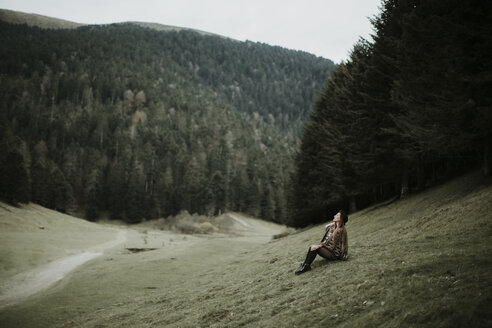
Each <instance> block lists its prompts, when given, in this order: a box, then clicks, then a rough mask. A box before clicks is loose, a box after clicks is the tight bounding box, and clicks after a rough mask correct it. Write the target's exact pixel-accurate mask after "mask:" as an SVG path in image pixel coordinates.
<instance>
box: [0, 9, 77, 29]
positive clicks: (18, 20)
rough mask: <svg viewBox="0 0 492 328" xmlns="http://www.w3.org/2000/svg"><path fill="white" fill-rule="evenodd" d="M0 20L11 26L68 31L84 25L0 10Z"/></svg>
mask: <svg viewBox="0 0 492 328" xmlns="http://www.w3.org/2000/svg"><path fill="white" fill-rule="evenodd" d="M0 20H2V21H4V22H8V23H12V24H27V25H29V26H36V27H40V28H47V29H68V28H77V27H80V26H84V25H85V24H80V23H75V22H70V21H67V20H64V19H58V18H53V17H48V16H43V15H38V14H28V13H23V12H20V11H14V10H8V9H0Z"/></svg>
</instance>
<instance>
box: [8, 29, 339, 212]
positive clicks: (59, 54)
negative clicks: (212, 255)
mask: <svg viewBox="0 0 492 328" xmlns="http://www.w3.org/2000/svg"><path fill="white" fill-rule="evenodd" d="M332 69H333V63H332V62H331V61H330V60H327V59H323V58H318V57H315V56H313V55H310V54H307V53H302V52H298V51H291V50H286V49H283V48H280V47H272V46H268V45H264V44H258V43H253V42H238V41H234V40H230V39H227V38H223V37H219V36H212V35H201V34H199V33H196V32H193V31H187V30H181V31H157V30H155V29H149V28H145V27H141V26H138V25H136V24H114V25H105V26H84V27H79V28H76V29H70V30H69V29H58V30H48V29H40V28H37V27H28V26H27V25H15V24H9V23H6V22H0V85H1V88H0V97H1V99H2V101H1V102H0V128H1V143H2V149H3V151H2V153H1V155H0V170H1V175H0V176H1V179H2V181H1V183H0V185H1V188H0V189H1V190H0V193H1V197H2V198H4V199H7V200H9V201H10V202H14V203H15V202H27V201H29V200H30V201H33V202H37V203H39V204H41V205H44V206H47V207H50V208H54V209H57V210H61V211H83V212H84V213H85V216H86V217H87V218H88V219H91V220H94V219H97V218H98V217H99V216H100V215H101V213H108V214H109V216H110V217H112V218H120V219H124V220H126V221H128V222H137V221H140V220H142V219H144V218H145V219H150V218H156V217H163V216H168V215H173V214H176V213H177V212H179V211H180V210H188V211H189V212H197V213H201V214H214V213H218V212H219V211H224V210H236V211H243V212H247V213H250V214H251V215H254V216H258V217H262V218H264V219H268V220H274V221H279V222H285V220H286V217H287V212H286V210H287V192H286V190H287V184H288V181H289V178H290V175H291V173H292V170H293V161H292V159H293V154H294V151H295V147H296V144H297V135H298V133H299V132H298V131H299V129H300V126H301V124H302V122H303V121H304V119H305V118H306V117H307V115H308V113H309V111H310V108H311V104H312V102H313V99H314V98H315V96H316V93H317V92H318V90H319V89H320V88H321V86H322V84H323V83H324V81H325V80H326V78H327V77H328V76H329V75H330V73H331V70H332Z"/></svg>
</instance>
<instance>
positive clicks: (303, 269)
mask: <svg viewBox="0 0 492 328" xmlns="http://www.w3.org/2000/svg"><path fill="white" fill-rule="evenodd" d="M309 270H311V266H310V265H309V264H306V263H303V264H301V266H300V267H299V269H297V271H296V272H295V273H296V276H298V275H300V274H301V273H304V272H308V271H309Z"/></svg>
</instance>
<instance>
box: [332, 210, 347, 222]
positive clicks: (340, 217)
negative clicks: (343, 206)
mask: <svg viewBox="0 0 492 328" xmlns="http://www.w3.org/2000/svg"><path fill="white" fill-rule="evenodd" d="M333 221H334V222H339V224H341V225H345V224H346V223H347V221H348V215H347V214H346V213H345V212H344V211H342V210H340V211H338V213H337V214H336V215H335V217H334V218H333Z"/></svg>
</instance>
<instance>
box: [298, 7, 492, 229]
mask: <svg viewBox="0 0 492 328" xmlns="http://www.w3.org/2000/svg"><path fill="white" fill-rule="evenodd" d="M491 6H492V4H491V3H490V2H487V1H471V0H467V1H453V0H447V1H442V0H439V1H437V0H436V1H417V0H400V1H398V0H386V1H383V3H382V11H381V13H380V14H379V16H377V17H375V18H374V19H373V20H372V23H373V26H374V31H375V34H374V41H371V42H369V41H366V40H360V42H358V43H357V44H355V45H354V47H353V49H352V52H351V56H350V59H349V60H348V61H347V62H344V63H342V64H341V65H339V66H338V67H337V68H336V70H335V72H334V74H333V77H332V78H330V79H329V80H328V82H327V83H326V85H325V87H324V90H323V92H322V94H321V96H320V97H319V98H318V100H317V101H316V104H315V110H314V112H313V113H312V115H311V118H310V121H309V123H308V124H307V125H306V127H305V129H304V131H303V135H302V141H301V147H300V151H299V154H298V155H297V158H296V174H295V178H294V180H295V182H294V190H295V192H294V195H293V200H294V201H293V209H292V216H291V217H292V223H293V224H295V225H299V226H302V225H306V224H308V223H310V222H312V221H313V220H315V218H322V217H324V216H325V215H326V214H327V213H330V212H332V211H333V210H335V209H336V208H338V207H350V208H351V209H352V210H354V209H355V208H356V207H357V206H360V207H363V206H366V205H368V204H370V203H373V202H376V201H381V200H384V199H391V198H392V197H405V196H406V195H407V194H408V192H409V191H410V190H412V189H417V190H418V189H422V188H424V187H426V186H428V185H432V184H435V183H436V182H437V181H439V180H440V179H446V178H449V177H450V176H452V175H453V174H456V172H459V171H462V170H467V169H469V168H471V167H481V168H482V170H483V174H484V175H490V168H491V163H490V147H491V144H492V96H491V93H490V90H492V57H491V56H490V53H491V51H492V37H491V36H492V9H491Z"/></svg>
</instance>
